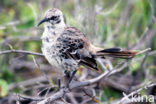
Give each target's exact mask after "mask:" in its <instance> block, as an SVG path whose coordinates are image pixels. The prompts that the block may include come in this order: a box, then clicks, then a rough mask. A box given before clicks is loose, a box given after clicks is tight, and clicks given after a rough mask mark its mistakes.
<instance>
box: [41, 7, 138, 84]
mask: <svg viewBox="0 0 156 104" xmlns="http://www.w3.org/2000/svg"><path fill="white" fill-rule="evenodd" d="M42 23H44V32H43V35H42V37H41V38H42V45H43V46H42V52H43V54H44V55H45V57H46V59H47V60H48V61H49V63H50V64H52V65H54V66H56V67H57V69H58V70H62V71H63V70H68V71H72V72H73V74H72V75H71V78H70V80H69V83H70V81H71V79H72V77H73V76H74V74H75V73H76V70H77V69H78V68H79V67H80V65H83V66H85V67H87V68H88V69H93V70H95V71H98V72H100V70H99V69H98V67H97V63H96V59H97V58H106V57H107V56H109V57H115V58H124V59H130V58H133V57H134V56H135V55H137V54H138V51H134V50H122V49H121V48H109V49H103V48H98V47H95V46H94V45H92V44H91V42H90V41H89V40H88V38H87V37H86V36H85V35H84V34H83V33H82V32H81V31H80V30H78V29H77V28H75V27H68V26H67V25H66V24H65V22H64V18H63V14H62V12H61V11H60V10H59V9H56V8H52V9H49V10H48V11H47V12H46V13H45V17H44V19H43V20H41V21H40V22H39V24H38V26H39V25H40V24H42Z"/></svg>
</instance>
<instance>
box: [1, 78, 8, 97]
mask: <svg viewBox="0 0 156 104" xmlns="http://www.w3.org/2000/svg"><path fill="white" fill-rule="evenodd" d="M7 94H8V83H7V82H6V81H5V80H2V79H0V97H5V96H6V95H7Z"/></svg>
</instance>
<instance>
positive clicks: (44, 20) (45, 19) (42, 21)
mask: <svg viewBox="0 0 156 104" xmlns="http://www.w3.org/2000/svg"><path fill="white" fill-rule="evenodd" d="M46 21H48V19H47V18H44V19H43V20H41V21H40V22H39V23H38V25H37V26H40V25H41V24H42V23H44V22H46Z"/></svg>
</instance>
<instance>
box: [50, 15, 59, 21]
mask: <svg viewBox="0 0 156 104" xmlns="http://www.w3.org/2000/svg"><path fill="white" fill-rule="evenodd" d="M59 17H60V16H52V17H51V18H49V20H56V19H58V18H59Z"/></svg>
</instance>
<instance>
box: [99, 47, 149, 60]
mask: <svg viewBox="0 0 156 104" xmlns="http://www.w3.org/2000/svg"><path fill="white" fill-rule="evenodd" d="M149 50H150V48H147V49H145V50H142V51H134V50H122V49H121V48H109V49H104V50H100V51H97V52H96V55H97V56H104V57H105V56H106V57H107V56H108V57H114V58H124V59H130V58H133V57H134V56H136V55H138V54H141V53H144V52H147V51H149Z"/></svg>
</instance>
